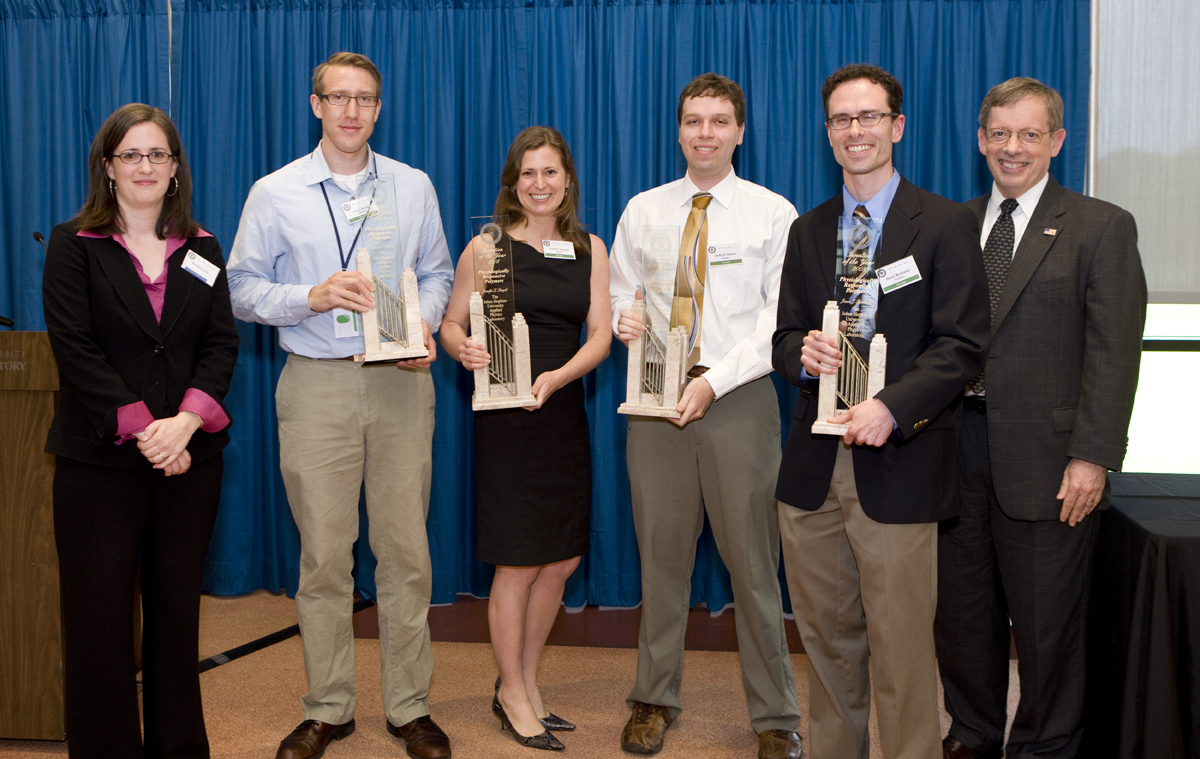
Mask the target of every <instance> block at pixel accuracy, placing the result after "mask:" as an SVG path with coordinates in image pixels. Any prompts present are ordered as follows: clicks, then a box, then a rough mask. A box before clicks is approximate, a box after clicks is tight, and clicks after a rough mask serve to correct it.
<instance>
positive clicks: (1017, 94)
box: [979, 76, 1064, 132]
mask: <svg viewBox="0 0 1200 759" xmlns="http://www.w3.org/2000/svg"><path fill="white" fill-rule="evenodd" d="M1028 97H1039V98H1041V99H1042V102H1043V103H1045V104H1046V113H1047V114H1049V116H1050V131H1051V132H1057V131H1058V130H1060V129H1062V128H1063V110H1064V108H1063V99H1062V96H1061V95H1059V94H1058V92H1056V91H1055V89H1054V88H1053V87H1048V86H1046V85H1044V84H1042V83H1041V82H1039V81H1038V80H1036V79H1029V78H1028V77H1024V76H1017V77H1013V78H1012V79H1009V80H1008V81H1006V82H1001V83H1000V84H997V85H996V86H995V87H993V88H991V89H990V90H988V94H987V95H985V96H984V98H983V105H981V106H979V126H980V127H982V128H984V129H987V122H988V116H990V115H991V113H992V109H993V108H995V107H996V106H1001V107H1003V106H1006V105H1012V104H1013V103H1016V102H1018V101H1021V100H1024V99H1025V98H1028Z"/></svg>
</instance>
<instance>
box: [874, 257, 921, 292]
mask: <svg viewBox="0 0 1200 759" xmlns="http://www.w3.org/2000/svg"><path fill="white" fill-rule="evenodd" d="M875 276H876V277H878V278H879V286H880V287H881V288H882V289H883V294H884V295H887V294H888V293H891V292H895V291H896V290H899V289H900V288H902V287H908V286H909V285H911V284H912V283H913V282H920V281H921V272H920V270H919V269H917V262H916V261H914V260H913V257H912V256H907V257H905V258H901V259H900V260H899V261H897V262H896V263H894V264H888V265H887V266H884V267H883V268H880V269H876V270H875Z"/></svg>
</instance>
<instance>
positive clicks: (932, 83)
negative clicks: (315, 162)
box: [0, 0, 1089, 609]
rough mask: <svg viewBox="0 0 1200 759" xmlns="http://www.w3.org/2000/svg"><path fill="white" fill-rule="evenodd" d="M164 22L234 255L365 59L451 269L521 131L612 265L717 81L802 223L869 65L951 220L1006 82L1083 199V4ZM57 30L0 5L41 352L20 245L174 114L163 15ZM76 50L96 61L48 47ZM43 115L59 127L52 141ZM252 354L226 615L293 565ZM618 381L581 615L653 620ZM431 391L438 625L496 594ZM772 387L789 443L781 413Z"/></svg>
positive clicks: (714, 585) (390, 132)
mask: <svg viewBox="0 0 1200 759" xmlns="http://www.w3.org/2000/svg"><path fill="white" fill-rule="evenodd" d="M170 2H171V8H172V12H173V50H172V54H171V67H170V80H171V99H170V105H171V110H172V115H173V116H174V118H175V120H176V123H177V124H178V125H179V127H180V131H181V133H182V135H183V140H184V144H185V145H186V147H187V150H188V153H189V156H190V159H191V163H192V169H193V172H194V174H195V177H196V186H197V193H196V212H197V216H198V218H199V219H200V220H201V222H202V223H203V224H204V225H205V226H206V228H208V229H209V230H211V231H212V232H213V233H214V234H216V235H217V237H218V238H219V239H220V240H221V241H222V242H223V243H224V244H225V245H226V246H228V245H230V244H231V243H232V241H233V237H234V233H235V231H236V229H237V222H238V217H239V215H240V211H241V205H242V202H243V200H244V199H245V197H246V194H247V192H248V191H249V189H250V186H251V184H252V183H253V182H254V181H255V180H256V179H257V178H258V177H260V176H262V175H264V174H267V173H269V172H271V171H274V170H275V169H278V168H279V167H280V166H282V165H284V164H285V163H287V162H289V161H291V160H293V159H294V158H296V157H298V156H300V155H303V154H305V153H307V152H310V151H311V150H312V149H313V148H314V147H315V145H316V143H317V141H318V139H319V136H320V131H319V124H318V122H317V121H316V119H314V118H313V116H312V113H311V110H310V108H309V105H308V94H309V92H310V91H311V85H310V75H311V71H312V68H313V67H314V66H315V65H316V64H317V63H319V62H320V61H322V60H324V59H325V58H326V57H328V55H329V54H330V53H332V52H335V51H338V50H354V51H357V52H362V53H365V54H366V55H368V56H370V57H371V58H372V59H373V60H374V61H375V63H376V64H377V65H378V66H379V68H380V70H381V71H382V72H383V76H384V86H383V106H382V109H383V110H382V115H381V117H380V120H379V123H378V125H377V127H376V130H375V134H374V136H373V138H372V140H371V143H372V146H373V147H374V148H375V149H376V150H378V151H380V152H381V153H384V154H386V155H389V156H392V157H394V158H396V159H399V160H402V161H404V162H406V163H409V164H411V165H413V166H415V167H417V168H420V169H422V170H424V171H425V172H427V173H428V174H429V175H430V177H431V178H432V180H433V183H434V185H435V187H436V188H437V190H438V194H439V197H440V200H441V206H442V219H443V223H444V226H445V229H446V235H447V238H448V240H449V242H450V247H451V251H452V253H453V255H454V256H455V257H457V254H458V251H459V250H461V249H462V247H463V246H464V245H465V243H466V239H467V235H468V220H469V218H470V217H471V216H478V215H484V214H487V213H489V212H490V210H491V208H492V204H493V201H494V198H495V194H496V191H497V189H498V175H499V171H500V168H501V166H502V163H503V160H504V157H505V154H506V152H507V148H508V145H509V142H510V141H511V139H512V138H513V136H515V135H516V133H517V132H518V131H520V130H521V129H523V128H524V127H526V126H529V125H531V124H547V125H550V126H554V127H555V128H557V129H559V130H560V131H561V132H562V133H563V134H564V136H565V137H566V139H567V141H568V143H569V144H570V145H571V148H572V151H573V153H574V157H575V161H576V166H577V169H578V172H579V178H580V184H581V200H582V204H583V206H584V207H585V209H586V210H585V212H584V215H585V217H586V218H585V220H586V221H587V222H588V223H589V225H590V226H591V227H592V231H594V232H595V233H596V234H598V235H599V236H600V237H601V238H603V239H605V240H611V239H612V234H613V231H614V230H615V228H616V224H617V221H618V219H619V218H620V214H621V211H622V210H623V208H624V206H625V203H626V202H627V201H628V199H629V198H630V197H632V196H633V195H635V194H636V193H638V192H641V191H642V190H645V189H647V188H650V187H653V186H655V185H658V184H661V183H663V182H667V181H670V180H673V179H676V178H678V177H679V176H680V175H681V174H682V173H683V172H684V170H685V166H684V163H683V160H682V157H681V155H680V151H679V148H678V144H677V142H676V137H677V131H676V123H675V107H676V103H677V98H678V93H679V90H680V89H681V88H682V87H683V85H685V84H686V83H687V82H688V81H689V80H690V79H691V78H692V77H694V76H695V75H696V74H699V73H703V72H705V71H717V72H720V73H723V74H725V75H727V76H730V77H731V78H733V79H734V80H736V81H738V82H739V83H741V84H742V86H743V87H744V88H745V90H746V95H747V99H748V118H747V128H746V138H745V142H744V144H743V145H742V147H741V148H739V150H738V153H737V155H736V157H735V161H734V165H735V168H736V170H737V171H738V173H739V175H740V176H743V177H745V178H747V179H750V180H752V181H754V182H758V183H759V184H762V185H765V186H767V187H769V188H771V189H773V190H775V191H776V192H779V193H780V194H782V195H784V196H785V197H787V198H789V199H790V200H791V201H792V202H793V203H794V204H795V205H796V207H797V209H798V210H799V211H800V212H801V213H803V212H804V211H805V210H807V209H809V208H811V207H813V206H814V205H816V204H817V203H819V202H821V201H823V200H825V199H826V198H828V197H829V196H831V195H832V194H833V193H834V192H836V191H837V190H838V189H839V187H840V183H841V175H840V170H839V168H838V167H837V165H836V164H835V163H834V161H833V159H832V157H831V153H830V150H829V146H828V142H827V139H826V137H825V134H824V130H823V127H822V119H823V118H824V115H823V111H822V104H821V96H820V90H821V84H822V82H823V81H824V78H825V77H826V76H827V75H828V74H829V73H831V72H832V71H833V70H835V69H836V68H838V67H839V66H841V65H843V64H845V63H850V62H854V61H868V62H873V63H877V64H879V65H881V66H883V67H884V68H886V69H888V70H890V71H892V72H893V73H895V74H896V75H897V77H898V78H899V79H900V81H901V82H902V83H903V85H904V86H905V103H904V109H903V110H904V113H905V114H906V115H907V119H908V123H907V127H906V131H905V136H904V140H903V142H902V143H901V144H900V146H898V149H897V150H896V154H895V157H896V165H897V167H898V168H899V170H900V171H901V173H903V174H904V175H905V176H906V177H908V178H909V179H911V180H912V181H914V182H915V183H917V184H918V185H921V186H923V187H927V188H929V189H932V190H934V191H936V192H939V193H941V194H943V195H946V196H948V197H951V198H954V199H957V200H966V199H968V198H971V197H974V196H975V195H978V194H980V193H982V192H984V191H985V190H986V189H987V187H988V184H989V182H990V178H989V176H988V174H987V169H986V167H985V166H984V163H983V159H982V157H981V156H980V155H979V153H978V148H977V147H976V139H975V129H976V125H977V124H976V114H977V109H978V104H979V101H980V100H981V99H982V97H983V95H984V93H985V92H986V91H987V89H988V88H989V87H990V86H991V85H993V84H995V83H997V82H999V81H1002V80H1004V79H1006V78H1008V77H1010V76H1016V75H1025V76H1033V77H1037V78H1039V79H1041V80H1043V81H1045V82H1047V83H1049V84H1051V85H1053V86H1054V87H1056V88H1057V89H1058V90H1059V91H1060V92H1061V93H1062V95H1063V97H1064V99H1065V100H1066V114H1067V124H1066V127H1067V131H1068V136H1067V140H1066V145H1065V146H1064V148H1063V150H1062V152H1061V154H1060V156H1059V158H1057V159H1056V160H1055V162H1054V163H1053V164H1052V166H1051V170H1052V171H1053V172H1054V173H1055V175H1056V176H1057V177H1058V178H1059V179H1060V180H1061V181H1062V182H1063V183H1064V184H1066V185H1067V186H1069V187H1072V188H1074V189H1081V188H1082V184H1083V168H1084V155H1085V148H1086V146H1085V137H1086V114H1087V87H1088V53H1089V47H1088V45H1089V33H1088V23H1089V6H1088V2H1087V0H1061V1H1060V0H905V1H902V2H893V1H875V2H818V1H816V0H780V1H779V2H751V1H747V0H728V1H727V2H711V3H704V2H701V3H695V2H654V1H653V0H651V1H646V0H641V1H638V0H603V1H601V0H583V1H582V2H579V1H576V2H570V1H569V0H568V1H566V2H564V1H563V0H559V1H557V2H554V1H551V0H483V1H481V0H465V1H464V0H459V1H458V2H445V1H443V2H438V1H437V0H371V2H364V1H363V0H344V1H343V0H221V1H220V2H215V1H214V0H170ZM46 7H47V3H46V0H39V2H38V4H36V6H34V5H33V3H32V2H30V3H29V9H28V10H26V5H23V4H20V3H19V2H18V0H0V15H2V18H0V21H3V23H4V28H3V40H4V52H3V58H4V60H5V62H6V67H5V71H4V72H3V73H2V74H0V77H3V79H0V87H4V89H3V90H2V93H3V94H4V95H6V96H7V99H6V101H5V102H8V103H10V104H11V103H16V102H21V98H22V97H25V98H26V100H28V98H29V96H30V94H31V88H32V89H33V90H36V93H37V94H36V96H35V102H41V103H42V104H43V105H42V107H40V108H34V109H30V104H29V103H26V105H25V107H24V109H23V110H17V111H13V110H11V109H10V113H22V114H23V116H22V117H19V119H18V118H10V120H8V121H6V122H5V123H3V124H0V130H3V131H0V161H4V166H3V177H4V179H5V181H4V182H3V183H2V184H0V241H2V243H3V246H4V247H3V251H4V252H3V253H0V261H2V262H3V266H2V268H0V277H4V279H2V280H0V313H6V312H16V313H17V314H18V315H19V316H20V317H21V320H22V326H24V327H25V328H29V329H35V328H41V316H40V310H41V305H40V297H39V292H38V287H39V282H40V276H41V255H40V249H37V250H36V252H34V251H33V250H31V246H34V247H36V246H35V244H34V243H33V242H32V240H30V239H29V232H30V231H31V230H32V229H33V228H34V226H38V228H42V229H43V230H45V229H46V228H47V227H48V226H49V225H50V224H51V222H52V221H58V220H62V219H65V218H67V217H69V216H70V215H71V214H72V213H73V212H74V210H75V208H76V206H77V205H78V203H79V201H80V200H81V199H82V194H83V188H84V181H85V179H84V162H85V156H86V146H87V141H88V140H89V139H90V136H91V134H92V133H93V132H94V130H95V129H96V127H97V126H98V125H99V122H100V120H101V119H103V117H104V116H105V115H106V114H107V113H108V112H109V111H111V110H112V109H113V108H115V107H116V106H117V105H119V104H121V103H122V102H125V101H127V100H131V99H148V100H149V102H153V103H156V104H160V105H161V104H163V99H162V97H161V89H162V87H161V86H160V84H159V83H160V82H161V81H162V80H163V79H164V78H165V76H166V71H167V69H166V65H165V61H164V60H163V56H162V54H161V51H162V50H164V49H165V39H166V28H165V20H163V19H162V17H161V16H153V17H150V16H149V15H148V14H149V11H147V10H141V9H140V6H139V10H129V11H121V10H120V9H123V8H126V6H125V5H122V4H118V3H111V2H110V3H108V4H107V5H103V7H101V6H99V5H98V6H96V7H95V8H93V7H92V6H88V13H90V14H91V15H90V16H89V15H87V14H85V16H84V17H82V18H74V17H69V18H63V17H61V16H67V15H69V14H66V13H52V12H49V11H47V10H45V9H46ZM79 10H80V9H78V8H76V7H74V6H73V7H72V12H73V13H75V14H77V15H78V13H79ZM122 12H124V13H125V15H121V14H122ZM97 17H102V18H97ZM151 21H155V23H156V24H157V25H154V24H151V23H150V22H151ZM22 24H25V25H26V26H25V27H22V26H21V25H22ZM97 27H100V28H102V29H105V30H107V29H109V28H116V27H120V28H121V29H123V30H124V31H123V33H122V34H121V35H117V34H116V32H115V31H114V32H113V34H114V35H115V36H118V37H120V38H121V39H122V43H121V44H122V45H125V47H124V48H123V49H121V50H120V52H117V51H116V50H114V49H112V48H111V45H112V44H115V43H110V47H109V48H104V47H102V46H101V45H99V44H97V42H96V40H95V38H96V37H97V36H99V35H98V33H97V32H96V31H95V29H96V28H97ZM18 35H19V36H18ZM27 35H28V36H27ZM64 38H67V39H69V40H78V39H82V40H83V42H81V43H80V44H74V43H72V42H66V43H62V42H60V41H59V40H62V39H64ZM105 39H108V38H107V37H105ZM36 40H45V41H44V42H43V43H38V42H36ZM51 40H54V47H53V48H51ZM84 43H86V44H84ZM39 44H41V45H42V47H38V45H39ZM133 47H137V48H138V49H137V50H136V51H135V50H132V48H133ZM39 51H44V52H43V54H42V55H38V54H37V53H38V52H39ZM109 53H111V57H106V56H107V55H108V54H109ZM55 55H57V56H60V57H61V58H63V60H57V59H55V58H53V56H55ZM45 60H51V61H52V63H51V66H52V67H62V68H63V69H64V70H66V71H67V72H70V73H71V74H72V76H59V75H57V74H56V73H52V74H51V75H49V76H48V75H47V72H46V71H45V69H44V68H39V67H37V66H38V65H39V64H35V63H33V61H38V62H39V63H40V62H41V61H45ZM52 71H53V72H57V71H58V68H52ZM134 71H136V72H138V77H140V78H138V77H134V76H133V74H132V72H134ZM122 77H129V78H130V79H131V81H130V82H129V83H128V84H125V83H124V79H122ZM143 80H144V81H143ZM114 81H116V82H122V84H121V85H120V86H117V85H116V84H114ZM149 85H153V86H149ZM104 87H108V88H109V89H110V90H111V92H110V93H108V94H106V95H105V96H104V97H101V96H100V95H98V94H97V90H98V89H101V88H104ZM122 87H123V88H122ZM50 111H53V113H55V114H56V115H55V117H54V120H55V123H56V124H58V123H61V124H62V125H63V126H62V127H61V128H54V129H46V128H44V125H45V124H46V121H45V119H46V116H47V113H48V112H50ZM20 119H23V120H20ZM68 143H70V144H68ZM31 154H32V155H31ZM14 160H16V161H20V162H21V163H20V164H19V165H15V164H14V163H13V161H14ZM52 198H53V199H52ZM33 222H36V224H34V223H33ZM18 251H24V252H21V253H18ZM240 330H241V336H242V348H241V350H242V353H241V357H240V359H239V362H238V368H237V372H236V375H235V380H234V387H233V389H232V391H231V393H230V396H229V403H230V405H231V407H232V411H233V415H234V419H235V426H234V428H233V430H232V436H233V443H232V445H231V446H230V448H229V449H228V453H227V455H226V479H225V491H224V496H223V502H222V509H221V514H220V518H219V523H218V526H217V532H216V535H215V536H214V539H213V544H212V549H211V551H210V555H209V564H208V572H207V577H206V587H207V588H208V589H210V590H211V591H213V592H216V593H222V594H236V593H245V592H249V591H251V590H254V589H257V588H267V589H270V590H279V589H281V588H282V589H286V590H287V591H289V592H292V591H294V589H295V586H296V581H297V576H298V567H297V564H298V561H297V557H298V550H299V546H298V539H297V537H296V532H295V527H294V525H293V523H292V519H291V515H290V513H289V511H288V506H287V499H286V496H285V494H284V490H283V486H282V482H281V481H280V478H279V474H278V451H277V443H276V437H275V413H274V397H273V396H274V386H275V380H276V378H277V376H278V373H279V371H280V369H281V367H282V361H283V355H282V354H281V352H280V351H279V349H278V347H277V346H276V341H275V335H274V332H273V330H271V329H268V328H265V327H261V326H257V325H240ZM625 357H626V356H625V351H624V349H623V348H622V347H621V346H620V344H619V343H616V342H614V346H613V352H612V356H611V357H610V358H609V360H608V361H606V362H605V363H604V364H602V365H601V366H600V367H599V369H598V370H597V371H596V372H595V374H594V375H593V376H591V377H589V378H588V379H587V381H586V387H587V404H588V413H589V417H590V419H591V425H592V427H591V430H592V454H593V468H594V477H593V483H594V485H593V488H594V493H593V525H592V550H591V553H590V554H589V555H588V556H587V557H586V558H585V562H584V564H583V565H582V567H581V569H580V570H579V571H578V572H577V573H576V575H575V577H574V578H572V582H571V583H570V584H569V585H568V590H567V599H566V600H567V604H568V605H569V606H579V605H582V604H584V603H591V604H599V605H604V606H626V607H628V606H634V605H636V604H637V603H638V602H639V600H640V585H639V581H640V580H639V566H638V555H637V546H636V542H635V540H634V535H633V528H632V524H631V520H630V516H629V508H630V507H629V486H628V481H627V479H626V474H625V462H624V448H625V420H624V418H622V417H619V416H618V415H617V414H616V413H615V410H616V407H617V405H618V404H619V403H620V402H621V401H622V400H623V397H622V396H623V394H624V366H625ZM433 373H434V379H435V383H436V387H437V430H436V433H435V437H434V466H435V471H434V485H433V496H432V499H431V503H430V510H429V525H428V529H429V539H430V546H431V551H432V555H433V562H434V602H435V603H447V602H450V601H452V600H453V599H454V596H455V594H456V593H473V594H476V595H486V593H487V590H488V586H489V584H490V578H491V570H490V567H487V566H485V565H479V564H477V563H476V562H474V560H473V554H474V532H473V530H474V527H473V524H474V518H473V501H472V494H473V482H472V475H471V473H472V461H471V443H470V436H471V427H472V418H471V412H470V403H469V397H470V392H471V383H470V378H469V376H468V375H467V373H466V372H464V371H462V370H461V369H459V368H458V366H457V365H456V364H455V363H454V362H453V361H452V360H450V359H449V358H447V357H445V356H442V357H440V358H439V360H438V361H437V363H436V364H435V365H434V368H433ZM776 384H777V387H778V389H779V392H780V399H781V403H782V404H783V409H784V416H783V418H784V423H785V434H786V423H787V420H788V419H789V418H790V413H789V411H790V405H791V397H792V394H791V392H790V390H789V389H788V388H786V387H784V386H781V385H780V384H779V382H778V381H777V382H776ZM364 522H365V517H364ZM363 534H364V536H365V527H364V533H363ZM359 549H360V550H359V551H358V558H359V562H358V563H359V566H358V582H359V587H360V588H361V589H362V590H363V592H364V593H366V594H368V595H370V594H372V593H373V583H372V579H371V570H372V568H373V566H374V563H373V560H372V559H371V556H370V552H369V550H368V549H367V547H366V541H365V540H362V541H360V545H359ZM798 558H801V560H802V558H803V557H798ZM692 600H693V602H694V603H700V602H703V603H705V604H707V605H708V607H709V608H712V609H720V608H723V607H725V606H726V605H728V604H729V603H730V602H731V601H732V595H731V593H730V591H729V585H728V579H727V575H726V573H725V570H724V568H723V567H722V566H721V563H720V560H719V558H718V557H717V552H716V549H715V546H714V545H713V543H712V540H711V536H710V535H709V534H708V533H707V531H706V534H705V536H704V537H703V538H702V540H701V545H700V550H699V555H698V558H697V563H696V571H695V574H694V578H693V588H692Z"/></svg>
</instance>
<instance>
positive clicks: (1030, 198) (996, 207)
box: [986, 171, 1050, 218]
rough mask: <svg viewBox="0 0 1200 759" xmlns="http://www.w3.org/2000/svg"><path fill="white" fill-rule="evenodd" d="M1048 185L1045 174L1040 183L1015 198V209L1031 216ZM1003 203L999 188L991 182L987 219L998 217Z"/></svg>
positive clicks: (1048, 174)
mask: <svg viewBox="0 0 1200 759" xmlns="http://www.w3.org/2000/svg"><path fill="white" fill-rule="evenodd" d="M1049 183H1050V172H1048V171H1047V172H1046V173H1045V175H1044V176H1042V179H1041V181H1039V182H1038V183H1037V184H1035V185H1034V186H1033V187H1030V188H1029V189H1028V190H1026V191H1025V194H1024V195H1022V196H1020V197H1019V198H1017V208H1019V209H1021V212H1022V213H1024V214H1025V216H1026V217H1030V218H1031V217H1032V216H1033V210H1034V209H1035V208H1037V204H1038V201H1040V200H1041V199H1042V193H1043V192H1045V191H1046V185H1047V184H1049ZM1003 202H1004V196H1003V195H1001V194H1000V188H999V187H997V186H996V183H995V182H992V197H991V198H989V199H988V207H987V214H986V216H987V217H991V216H999V215H1000V204H1001V203H1003ZM1013 213H1016V211H1013Z"/></svg>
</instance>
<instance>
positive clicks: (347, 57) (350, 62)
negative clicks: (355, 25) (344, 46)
mask: <svg viewBox="0 0 1200 759" xmlns="http://www.w3.org/2000/svg"><path fill="white" fill-rule="evenodd" d="M330 66H350V67H352V68H356V69H362V70H363V71H365V72H367V73H368V74H370V75H371V77H372V78H373V79H374V80H375V95H376V96H379V95H382V94H383V77H382V76H380V74H379V69H377V68H375V64H374V63H371V59H370V58H368V57H367V56H365V55H361V54H359V53H334V54H333V55H331V56H329V60H327V61H325V62H324V63H322V64H321V65H320V66H317V67H316V68H315V69H313V77H312V83H313V94H314V95H316V96H317V97H320V96H321V95H324V94H325V72H326V71H328V70H329V67H330Z"/></svg>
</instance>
